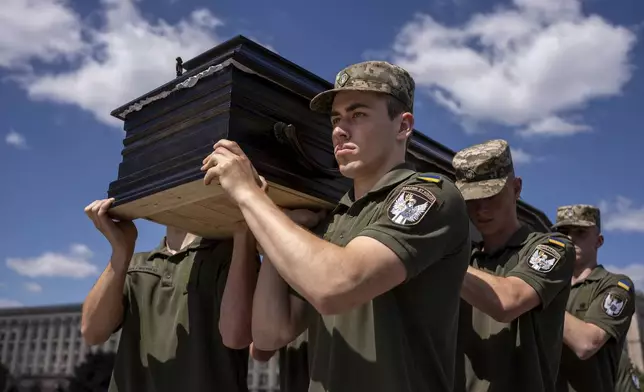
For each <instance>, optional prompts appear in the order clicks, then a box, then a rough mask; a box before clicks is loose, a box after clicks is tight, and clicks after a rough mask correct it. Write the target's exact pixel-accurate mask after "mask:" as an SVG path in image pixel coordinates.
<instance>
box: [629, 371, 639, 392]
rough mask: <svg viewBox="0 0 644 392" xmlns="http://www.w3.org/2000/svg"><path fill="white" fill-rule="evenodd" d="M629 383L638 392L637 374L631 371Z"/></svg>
mask: <svg viewBox="0 0 644 392" xmlns="http://www.w3.org/2000/svg"><path fill="white" fill-rule="evenodd" d="M631 381H632V382H633V386H635V388H636V389H637V390H638V391H639V389H640V378H639V377H637V374H635V373H634V372H633V370H631Z"/></svg>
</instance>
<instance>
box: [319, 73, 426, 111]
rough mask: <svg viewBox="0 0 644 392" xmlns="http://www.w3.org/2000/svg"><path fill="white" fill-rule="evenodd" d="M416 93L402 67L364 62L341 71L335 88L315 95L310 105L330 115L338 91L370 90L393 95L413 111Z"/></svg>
mask: <svg viewBox="0 0 644 392" xmlns="http://www.w3.org/2000/svg"><path fill="white" fill-rule="evenodd" d="M414 90H415V82H414V79H413V78H412V77H411V75H410V74H409V73H408V72H407V71H406V70H404V69H403V68H401V67H398V66H396V65H393V64H390V63H388V62H386V61H365V62H362V63H357V64H353V65H350V66H348V67H346V68H345V69H343V70H342V71H340V72H338V74H337V76H336V78H335V85H334V88H333V89H331V90H327V91H324V92H322V93H320V94H318V95H316V96H315V97H314V98H313V99H312V100H311V103H310V105H309V106H310V108H311V110H313V111H316V112H320V113H330V112H331V106H332V104H333V98H334V97H335V95H336V94H337V93H338V92H340V91H371V92H376V93H383V94H388V95H391V96H393V97H395V98H397V99H398V100H399V101H400V102H402V103H403V105H405V106H406V107H407V110H409V111H412V110H413V108H414Z"/></svg>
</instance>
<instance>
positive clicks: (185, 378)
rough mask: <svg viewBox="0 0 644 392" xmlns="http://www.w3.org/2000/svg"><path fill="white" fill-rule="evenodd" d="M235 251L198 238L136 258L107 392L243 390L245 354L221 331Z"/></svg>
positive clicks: (129, 275)
mask: <svg viewBox="0 0 644 392" xmlns="http://www.w3.org/2000/svg"><path fill="white" fill-rule="evenodd" d="M232 250H233V241H232V239H231V240H226V241H212V240H205V239H200V238H197V239H196V240H195V241H193V242H192V244H190V245H189V246H188V247H186V248H185V249H183V250H182V251H180V252H177V253H176V254H174V255H172V254H171V253H170V252H168V251H167V249H166V247H165V239H164V241H163V242H162V243H161V245H159V247H157V248H156V249H155V250H153V251H152V252H146V253H137V254H135V255H134V257H133V259H132V261H131V263H130V266H129V268H128V271H127V277H126V281H125V289H124V307H125V311H124V316H123V323H122V326H121V328H122V331H121V338H120V342H119V348H118V351H117V354H116V361H115V364H114V372H113V375H112V380H111V383H110V387H109V392H165V391H167V392H177V391H186V392H188V391H190V392H202V391H203V392H206V391H208V392H211V391H224V392H238V391H248V387H247V379H246V377H247V373H248V350H247V349H245V350H232V349H229V348H227V347H225V346H224V345H223V342H222V340H221V334H220V332H219V307H220V304H221V299H222V296H223V292H224V288H225V286H226V279H227V277H228V270H229V267H230V262H231V258H232ZM257 262H258V266H259V258H258V259H257Z"/></svg>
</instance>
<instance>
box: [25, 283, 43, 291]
mask: <svg viewBox="0 0 644 392" xmlns="http://www.w3.org/2000/svg"><path fill="white" fill-rule="evenodd" d="M24 287H25V290H27V291H29V292H32V293H40V292H42V286H41V285H39V284H38V283H36V282H26V283H25V285H24Z"/></svg>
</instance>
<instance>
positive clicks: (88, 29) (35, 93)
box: [0, 0, 223, 126]
mask: <svg viewBox="0 0 644 392" xmlns="http://www.w3.org/2000/svg"><path fill="white" fill-rule="evenodd" d="M14 3H15V4H18V3H25V2H24V1H21V0H11V1H10V4H14ZM30 3H31V2H30ZM34 3H35V4H36V5H26V6H22V7H19V6H16V5H15V4H14V6H13V7H9V9H6V8H4V5H3V16H2V18H4V19H6V20H8V21H9V22H10V25H11V26H14V28H17V29H18V31H22V30H28V27H29V26H30V23H31V22H30V20H31V19H32V18H31V17H29V18H25V15H31V16H33V15H34V14H37V15H38V16H37V17H36V19H38V18H40V19H42V21H40V22H39V26H40V27H39V28H37V29H32V30H33V31H31V30H30V31H31V33H30V34H31V36H28V37H29V38H30V39H24V38H21V37H27V35H18V36H17V37H18V38H16V35H15V34H14V33H13V31H12V29H8V30H7V31H6V32H5V34H1V35H2V36H4V37H6V38H5V39H6V40H7V41H9V40H12V41H15V42H14V43H12V44H11V45H6V47H5V48H4V51H5V54H4V57H5V58H7V59H14V61H11V62H7V61H5V62H4V63H2V62H0V66H1V65H4V66H11V67H14V68H15V67H16V65H15V64H16V62H17V61H18V60H21V61H27V60H35V59H40V60H43V61H46V62H47V61H53V60H54V59H66V60H69V59H72V58H73V59H74V61H72V62H68V65H69V66H70V68H68V70H63V71H52V72H49V73H44V74H42V73H34V72H29V73H20V72H18V73H17V74H16V75H17V76H15V77H16V79H17V80H19V81H20V83H21V84H22V85H23V87H24V88H25V89H26V90H27V92H28V93H29V96H30V97H31V98H32V99H44V100H51V101H54V102H59V103H66V104H72V105H77V106H78V107H80V108H82V109H85V110H87V111H89V112H91V113H92V114H93V115H94V116H95V117H96V118H97V119H98V120H99V121H102V122H104V123H107V124H113V125H116V126H120V122H119V121H117V120H116V119H113V118H112V117H111V116H110V115H109V113H110V112H111V111H112V110H113V109H116V108H117V107H119V106H121V105H123V104H126V103H127V102H129V101H130V100H132V99H135V98H136V97H138V96H140V95H141V94H144V93H147V92H149V91H151V90H153V89H155V88H157V87H159V86H160V85H162V84H164V83H166V82H168V81H170V80H172V79H173V78H174V77H175V58H176V57H177V56H181V57H182V58H183V59H184V60H187V59H190V58H192V57H194V56H195V55H197V54H200V53H202V52H203V51H205V50H208V49H210V48H212V47H213V46H214V45H216V44H218V43H220V42H221V41H222V40H221V39H220V38H219V37H218V36H217V35H216V34H215V29H216V28H217V27H220V26H222V25H223V22H222V21H221V20H220V19H219V18H217V17H216V16H215V15H213V14H212V13H211V12H210V11H208V10H207V9H204V8H201V9H196V10H194V11H192V12H191V13H190V14H189V15H188V16H187V17H186V18H183V19H180V20H179V21H178V22H176V23H174V24H171V23H169V22H167V21H165V20H163V19H157V20H155V21H154V22H151V21H149V20H146V19H145V18H144V17H143V15H142V14H141V12H140V11H139V10H138V9H137V8H136V6H135V4H134V0H102V1H101V5H102V7H101V8H100V10H98V15H99V16H100V17H101V18H100V19H101V20H102V21H103V23H102V24H101V26H100V27H96V26H93V25H90V24H87V23H85V22H84V21H81V19H80V17H79V16H78V15H77V14H76V13H75V12H74V11H73V10H72V9H71V8H69V7H68V6H66V5H65V3H64V2H62V1H60V0H37V1H34ZM30 7H31V8H30ZM39 10H55V12H54V16H51V17H49V18H45V17H44V16H40V15H41V14H42V12H40V13H39V12H36V11H39ZM23 25H26V26H27V27H25V26H23ZM0 31H2V30H0ZM81 33H82V35H81ZM64 38H67V39H66V41H67V43H66V44H62V43H60V44H54V43H52V42H58V41H60V40H64ZM0 39H2V38H0ZM25 43H28V44H25ZM22 47H27V48H28V49H24V48H22ZM74 56H75V57H74Z"/></svg>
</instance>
